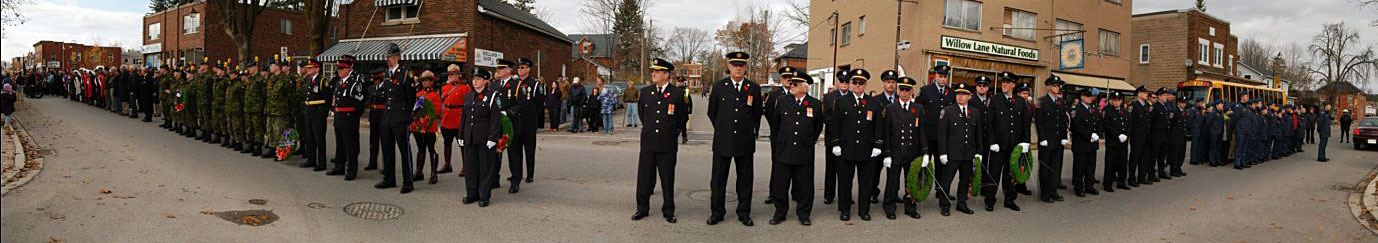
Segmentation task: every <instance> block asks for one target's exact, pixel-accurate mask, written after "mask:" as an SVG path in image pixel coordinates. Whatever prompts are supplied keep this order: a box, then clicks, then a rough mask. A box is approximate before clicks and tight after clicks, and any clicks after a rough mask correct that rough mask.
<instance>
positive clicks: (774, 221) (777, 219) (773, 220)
mask: <svg viewBox="0 0 1378 243" xmlns="http://www.w3.org/2000/svg"><path fill="white" fill-rule="evenodd" d="M780 222H785V217H771V218H770V222H766V223H770V225H777V224H780Z"/></svg>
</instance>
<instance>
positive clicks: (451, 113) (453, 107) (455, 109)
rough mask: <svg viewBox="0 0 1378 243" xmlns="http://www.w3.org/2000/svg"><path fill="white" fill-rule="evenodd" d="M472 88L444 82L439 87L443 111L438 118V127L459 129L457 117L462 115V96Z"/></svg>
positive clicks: (466, 94) (467, 93)
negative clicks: (442, 100)
mask: <svg viewBox="0 0 1378 243" xmlns="http://www.w3.org/2000/svg"><path fill="white" fill-rule="evenodd" d="M473 89H474V88H473V87H472V86H469V85H466V84H446V85H445V87H441V88H440V92H441V97H443V99H444V102H443V103H444V106H442V107H441V108H444V110H443V111H444V112H443V113H442V115H441V118H440V127H442V128H445V129H459V125H460V122H459V118H460V117H463V115H464V108H462V106H463V105H464V97H465V96H468V95H469V91H472V90H473Z"/></svg>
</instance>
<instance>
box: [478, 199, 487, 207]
mask: <svg viewBox="0 0 1378 243" xmlns="http://www.w3.org/2000/svg"><path fill="white" fill-rule="evenodd" d="M478 207H480V208H486V207H488V200H483V201H479V202H478Z"/></svg>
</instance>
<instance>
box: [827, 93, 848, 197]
mask: <svg viewBox="0 0 1378 243" xmlns="http://www.w3.org/2000/svg"><path fill="white" fill-rule="evenodd" d="M851 77H852V76H851V73H850V72H848V70H840V71H838V72H837V76H836V77H834V78H833V87H835V88H836V89H834V90H832V91H828V93H827V94H824V95H823V111H822V112H823V113H822V114H825V116H824V119H831V118H832V116H830V115H827V114H832V110H833V109H837V100H838V97H842V96H843V95H846V94H848V93H851V91H850V90H848V87H850V86H851V84H850V83H848V82H849V80H851ZM824 129H825V130H824V131H825V132H824V133H823V147H825V148H832V147H833V146H838V145H837V141H838V138H837V135H838V134H841V133H837V132H834V131H833V130H836V129H838V127H837V124H834V123H832V122H824ZM840 161H841V158H838V156H837V155H834V154H833V153H823V204H832V203H833V198H834V196H836V195H837V169H838V163H840Z"/></svg>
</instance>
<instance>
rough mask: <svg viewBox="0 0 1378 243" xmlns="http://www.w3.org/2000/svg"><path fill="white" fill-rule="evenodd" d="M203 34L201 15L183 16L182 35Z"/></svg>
mask: <svg viewBox="0 0 1378 243" xmlns="http://www.w3.org/2000/svg"><path fill="white" fill-rule="evenodd" d="M197 32H201V14H200V13H191V14H188V15H187V16H182V34H195V33H197Z"/></svg>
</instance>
